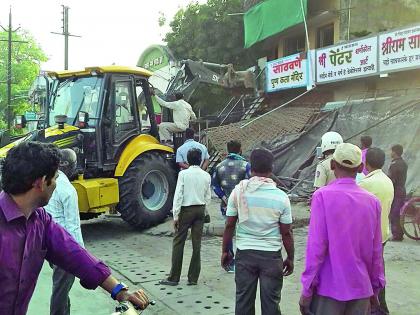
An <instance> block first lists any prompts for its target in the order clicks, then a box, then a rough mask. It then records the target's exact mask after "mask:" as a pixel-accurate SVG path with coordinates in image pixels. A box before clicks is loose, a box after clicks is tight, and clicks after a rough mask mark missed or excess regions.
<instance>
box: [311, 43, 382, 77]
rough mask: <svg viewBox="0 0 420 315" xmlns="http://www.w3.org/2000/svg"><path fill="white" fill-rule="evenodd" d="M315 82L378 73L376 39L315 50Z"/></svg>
mask: <svg viewBox="0 0 420 315" xmlns="http://www.w3.org/2000/svg"><path fill="white" fill-rule="evenodd" d="M315 62H316V82H317V83H328V82H334V81H340V80H346V79H352V78H356V77H362V76H368V75H373V74H377V73H378V37H377V36H374V37H370V38H365V39H360V40H357V41H352V42H348V43H344V44H341V45H336V46H330V47H327V48H321V49H317V50H316V59H315Z"/></svg>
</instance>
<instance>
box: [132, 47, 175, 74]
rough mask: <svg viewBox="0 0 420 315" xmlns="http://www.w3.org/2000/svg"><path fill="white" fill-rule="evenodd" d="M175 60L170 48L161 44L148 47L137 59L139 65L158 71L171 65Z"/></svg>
mask: <svg viewBox="0 0 420 315" xmlns="http://www.w3.org/2000/svg"><path fill="white" fill-rule="evenodd" d="M170 60H174V58H173V56H172V54H171V52H170V51H169V49H168V48H166V47H165V46H161V45H153V46H150V47H149V48H147V49H146V50H145V51H144V52H143V53H142V54H141V56H140V58H139V60H138V61H137V66H138V67H142V68H145V69H147V70H150V71H156V70H159V69H162V68H164V67H166V66H168V65H169V61H170Z"/></svg>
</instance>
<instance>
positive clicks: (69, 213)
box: [45, 149, 84, 315]
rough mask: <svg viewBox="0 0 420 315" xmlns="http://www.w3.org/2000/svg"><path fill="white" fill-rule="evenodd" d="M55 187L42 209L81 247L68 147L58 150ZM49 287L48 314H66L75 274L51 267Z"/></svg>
mask: <svg viewBox="0 0 420 315" xmlns="http://www.w3.org/2000/svg"><path fill="white" fill-rule="evenodd" d="M60 153H61V160H60V165H59V171H58V177H57V180H56V182H57V187H56V189H55V190H54V192H53V194H52V196H51V199H50V201H49V202H48V205H47V206H45V210H46V211H47V212H48V213H49V214H51V216H52V217H53V219H54V221H55V222H57V223H58V224H59V225H61V226H62V227H63V228H64V229H65V230H66V231H67V232H69V234H70V235H71V236H73V238H74V239H75V240H76V241H77V242H78V243H79V245H81V246H84V244H83V238H82V231H81V228H80V218H79V207H78V198H77V192H76V189H75V188H74V187H73V185H72V184H71V183H70V180H69V177H70V178H71V177H72V176H73V175H74V173H75V170H76V164H77V156H76V153H75V152H74V151H73V150H71V149H63V150H61V152H60ZM51 267H52V268H53V289H52V295H51V301H50V315H68V314H70V298H69V292H70V290H71V287H72V286H73V283H74V279H75V277H74V276H73V275H72V274H70V273H68V272H66V271H64V270H63V269H61V268H59V267H57V266H54V265H52V264H51Z"/></svg>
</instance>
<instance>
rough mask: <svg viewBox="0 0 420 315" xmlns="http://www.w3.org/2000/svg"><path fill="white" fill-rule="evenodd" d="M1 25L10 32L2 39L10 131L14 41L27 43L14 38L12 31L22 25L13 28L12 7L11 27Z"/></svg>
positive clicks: (10, 13) (7, 118) (8, 127)
mask: <svg viewBox="0 0 420 315" xmlns="http://www.w3.org/2000/svg"><path fill="white" fill-rule="evenodd" d="M0 27H1V28H2V29H3V30H4V31H5V32H7V33H8V37H7V39H0V41H2V42H7V107H6V120H7V130H9V131H10V128H11V125H12V122H11V120H12V115H11V107H12V43H27V42H26V41H22V40H12V33H14V32H16V31H18V30H19V29H20V27H18V28H16V29H13V28H12V8H11V7H10V10H9V27H8V28H7V29H6V28H4V27H3V26H1V25H0Z"/></svg>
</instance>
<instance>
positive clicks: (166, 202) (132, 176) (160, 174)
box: [117, 152, 176, 229]
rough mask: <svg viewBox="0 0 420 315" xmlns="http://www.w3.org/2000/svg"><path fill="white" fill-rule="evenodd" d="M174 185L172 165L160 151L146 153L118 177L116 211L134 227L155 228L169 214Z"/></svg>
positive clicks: (174, 178) (174, 175)
mask: <svg viewBox="0 0 420 315" xmlns="http://www.w3.org/2000/svg"><path fill="white" fill-rule="evenodd" d="M175 185H176V171H175V168H174V165H172V163H171V162H170V161H169V160H167V159H165V158H164V156H163V155H162V154H161V153H159V152H150V153H145V154H143V155H141V156H139V157H137V158H136V159H135V160H134V161H133V162H132V163H131V164H130V166H129V167H128V169H127V170H126V172H125V174H124V176H122V177H120V178H119V190H120V202H119V204H118V207H117V210H118V211H119V212H120V213H121V217H122V218H123V219H124V220H125V221H126V222H128V223H129V224H131V225H132V226H134V227H136V228H141V229H144V228H148V227H150V226H153V225H156V224H158V223H160V222H162V221H163V220H164V219H165V218H166V217H167V216H168V214H169V213H170V210H171V208H172V200H173V196H174V191H175Z"/></svg>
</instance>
